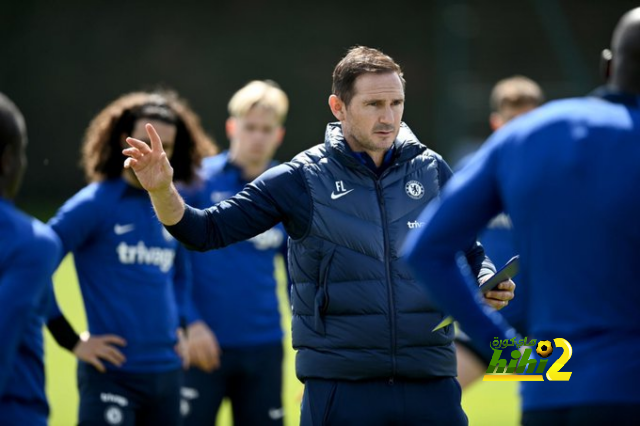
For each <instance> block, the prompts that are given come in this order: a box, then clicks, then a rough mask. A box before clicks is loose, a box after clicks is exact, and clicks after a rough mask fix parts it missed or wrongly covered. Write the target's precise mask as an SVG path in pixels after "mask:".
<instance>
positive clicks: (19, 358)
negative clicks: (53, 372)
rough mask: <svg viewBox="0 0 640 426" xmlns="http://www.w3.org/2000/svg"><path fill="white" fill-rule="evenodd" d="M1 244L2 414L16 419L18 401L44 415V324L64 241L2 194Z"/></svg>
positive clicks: (0, 387) (0, 365)
mask: <svg viewBox="0 0 640 426" xmlns="http://www.w3.org/2000/svg"><path fill="white" fill-rule="evenodd" d="M0 247H2V249H1V250H0V336H2V342H3V343H2V350H0V420H1V421H2V422H8V423H7V424H12V418H11V417H10V416H11V414H9V413H14V414H15V413H16V411H15V410H16V409H17V408H16V407H24V409H28V410H35V411H36V412H39V413H41V414H42V418H43V419H46V417H47V414H48V405H47V399H46V396H45V393H44V365H43V359H42V357H43V340H42V326H43V324H44V321H45V314H46V311H47V302H48V301H47V295H48V292H47V287H48V286H50V285H51V275H52V274H53V271H54V270H55V268H56V265H57V262H58V257H59V253H60V250H61V247H60V241H59V240H58V237H57V236H56V235H55V233H54V232H53V231H52V230H51V229H50V228H49V227H48V226H46V225H44V224H43V223H41V222H39V221H37V220H35V219H33V218H31V217H29V216H27V215H25V214H23V213H22V212H20V211H18V210H17V209H16V208H15V207H14V206H13V205H12V204H11V203H10V202H8V201H6V200H4V199H2V198H0ZM6 410H8V411H6Z"/></svg>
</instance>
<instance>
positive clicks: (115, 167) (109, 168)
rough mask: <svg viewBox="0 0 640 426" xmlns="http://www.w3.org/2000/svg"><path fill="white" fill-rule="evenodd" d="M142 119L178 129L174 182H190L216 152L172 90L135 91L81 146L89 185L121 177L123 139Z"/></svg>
mask: <svg viewBox="0 0 640 426" xmlns="http://www.w3.org/2000/svg"><path fill="white" fill-rule="evenodd" d="M141 118H145V119H155V120H159V121H163V122H165V123H169V124H173V125H175V126H176V130H177V131H176V148H175V149H174V151H173V155H172V156H171V158H170V162H171V166H172V167H173V170H174V175H173V176H174V179H175V180H177V181H182V182H185V183H189V182H191V181H192V180H193V178H194V177H195V176H196V168H197V167H198V166H199V165H200V161H201V160H202V158H204V157H206V156H209V155H213V154H215V153H216V152H217V149H216V145H215V143H214V141H213V139H211V138H210V137H209V136H208V135H207V134H206V133H205V131H204V129H203V128H202V126H201V124H200V119H199V118H198V116H197V115H196V114H195V112H193V111H192V110H191V108H189V106H188V105H187V103H186V102H185V101H184V100H182V99H180V98H179V97H178V95H177V94H176V93H175V92H173V91H168V90H161V91H154V92H134V93H129V94H126V95H123V96H121V97H120V98H118V99H116V100H115V101H113V102H112V103H110V104H109V105H108V106H107V107H105V108H104V109H103V110H102V111H101V112H100V113H98V115H97V116H96V117H95V118H94V119H93V120H92V121H91V124H89V127H88V129H87V131H86V134H85V137H84V141H83V145H82V159H81V164H82V167H83V169H84V173H85V177H86V179H87V181H89V182H96V181H101V180H104V179H112V178H115V177H118V176H120V175H121V174H122V170H123V167H124V160H125V159H126V157H125V156H124V155H123V154H122V147H121V145H120V143H121V139H120V138H121V137H122V135H123V134H125V135H130V134H131V132H132V131H133V126H134V124H135V122H136V121H137V120H139V119H141Z"/></svg>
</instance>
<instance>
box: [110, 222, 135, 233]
mask: <svg viewBox="0 0 640 426" xmlns="http://www.w3.org/2000/svg"><path fill="white" fill-rule="evenodd" d="M133 228H135V225H134V224H133V223H130V224H129V225H119V224H117V223H116V226H114V227H113V232H115V233H116V235H122V234H126V233H127V232H131V231H133Z"/></svg>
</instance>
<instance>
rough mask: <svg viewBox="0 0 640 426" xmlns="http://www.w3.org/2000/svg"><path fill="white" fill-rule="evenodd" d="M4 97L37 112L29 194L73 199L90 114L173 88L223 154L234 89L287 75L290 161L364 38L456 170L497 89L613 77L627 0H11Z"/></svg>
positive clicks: (415, 120) (5, 28)
mask: <svg viewBox="0 0 640 426" xmlns="http://www.w3.org/2000/svg"><path fill="white" fill-rule="evenodd" d="M0 5H1V7H0V11H1V12H0V37H1V38H0V40H1V41H0V91H2V92H4V93H6V94H7V95H8V96H10V97H11V98H12V99H13V100H14V101H15V102H16V103H17V104H18V106H19V107H20V108H21V109H22V111H23V113H24V114H25V117H26V120H27V125H28V129H29V140H30V145H29V148H28V155H29V163H30V166H29V170H28V172H27V176H26V179H25V185H24V187H23V191H22V194H21V196H20V198H19V202H24V203H27V204H28V203H29V202H34V201H38V202H49V203H51V204H53V205H59V204H60V203H61V202H62V201H63V200H64V199H66V198H67V197H69V196H70V195H72V194H73V193H74V192H75V191H77V190H78V189H79V188H80V187H81V186H83V185H84V182H83V178H82V173H81V171H80V169H79V167H78V158H79V154H78V150H79V144H80V141H81V139H82V136H83V133H84V130H85V128H86V126H87V124H88V123H89V120H90V119H91V118H92V117H93V116H94V115H95V114H96V113H97V112H98V111H99V110H100V109H101V108H102V107H104V106H105V105H106V104H107V103H109V102H110V101H111V100H113V99H115V98H116V97H117V96H119V95H120V94H122V93H125V92H129V91H134V90H139V89H151V88H154V87H168V88H172V89H175V90H177V91H178V92H179V93H180V94H181V95H182V96H183V97H184V98H186V99H187V100H188V101H189V102H190V104H191V105H192V106H193V107H194V109H195V110H196V112H197V113H198V114H199V115H200V116H201V118H202V121H203V123H204V126H205V128H206V129H207V130H208V131H209V132H210V133H211V134H212V135H213V136H214V137H215V138H216V140H217V141H218V143H219V145H220V146H221V147H222V148H224V147H226V146H227V141H226V138H225V134H224V121H225V119H226V117H227V112H226V105H227V101H228V99H229V98H230V96H231V95H232V94H233V93H234V92H235V91H236V90H237V89H238V88H239V87H240V86H242V85H243V84H245V83H246V82H248V81H249V80H252V79H267V78H268V79H272V80H275V81H276V82H278V83H279V84H280V85H281V86H282V88H283V89H284V90H285V91H286V92H287V93H288V94H289V97H290V101H291V111H290V114H289V119H288V121H287V136H286V138H285V143H284V145H283V146H282V148H281V149H280V150H279V152H278V155H277V157H278V159H279V160H281V161H286V160H289V159H290V158H291V157H292V156H294V155H295V154H296V153H298V152H299V151H301V150H303V149H305V148H307V147H309V146H312V145H315V144H317V143H320V142H322V140H323V135H324V128H325V125H326V123H327V122H329V121H332V120H333V116H332V115H331V113H330V111H329V108H328V106H327V98H328V96H329V94H330V90H331V73H332V71H333V67H334V66H335V64H336V63H337V62H338V61H339V60H340V58H341V57H342V56H343V55H344V53H345V51H346V50H347V49H348V48H349V47H350V46H353V45H356V44H362V45H368V46H371V47H377V48H380V49H382V50H383V51H384V52H385V53H387V54H389V55H391V56H392V57H393V58H394V59H396V60H397V61H398V62H399V63H400V64H401V65H402V66H403V68H404V72H405V77H406V79H407V103H406V110H405V117H404V118H405V121H406V122H407V123H408V124H409V125H410V126H411V128H412V129H413V130H414V132H415V133H416V134H417V135H418V137H419V139H420V140H421V141H422V142H423V143H425V144H427V145H428V146H430V147H431V148H433V149H435V150H436V151H439V152H440V153H442V154H443V155H444V156H445V158H446V159H447V160H448V161H449V162H450V163H454V162H455V160H456V159H457V158H458V157H459V156H460V155H462V153H463V151H464V150H466V149H469V147H471V146H473V145H474V144H478V143H480V142H481V141H483V140H484V139H485V138H486V136H487V135H488V134H489V127H488V124H487V116H488V114H489V106H488V96H489V91H490V89H491V86H492V85H493V83H494V82H495V81H497V80H498V79H501V78H504V77H507V76H510V75H513V74H524V75H527V76H529V77H531V78H533V79H535V80H537V81H538V82H539V83H540V84H541V85H542V87H543V89H544V90H545V92H546V94H547V99H556V98H560V97H567V96H576V95H583V94H586V93H588V92H589V91H590V90H592V89H593V88H594V87H595V86H597V85H599V84H601V82H602V80H601V78H600V76H599V70H598V60H599V53H600V50H601V49H603V48H605V47H608V45H609V41H610V40H609V39H610V35H611V31H612V29H613V27H614V25H615V23H616V22H617V20H618V18H619V17H620V16H621V15H622V13H623V12H624V11H626V10H628V9H630V8H632V7H635V6H637V4H636V3H635V2H632V1H626V0H610V1H607V2H602V1H601V0H566V1H563V2H559V1H555V0H528V1H518V2H515V1H509V0H498V1H493V2H481V1H479V0H468V1H462V0H451V1H448V0H434V1H423V2H414V1H411V2H410V1H408V0H397V1H392V2H389V1H385V2H383V1H378V0H371V1H366V2H365V1H336V0H326V1H317V2H304V1H298V2H295V1H280V0H272V1H260V0H241V1H234V2H231V1H210V2H200V1H184V2H168V1H148V0H141V1H136V2H132V1H127V2H125V1H118V0H116V1H86V0H84V1H61V2H48V1H44V0H22V1H20V2H16V1H13V2H11V1H9V0H0Z"/></svg>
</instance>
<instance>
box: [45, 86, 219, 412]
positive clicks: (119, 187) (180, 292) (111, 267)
mask: <svg viewBox="0 0 640 426" xmlns="http://www.w3.org/2000/svg"><path fill="white" fill-rule="evenodd" d="M146 122H152V123H155V124H156V125H157V126H159V128H160V129H161V130H160V131H161V132H162V133H163V134H164V135H165V137H166V138H167V139H166V141H167V145H166V148H167V149H168V152H167V158H169V159H170V161H171V165H172V166H173V168H174V170H175V179H176V180H177V181H181V182H185V183H189V182H191V181H193V180H194V178H195V176H196V169H197V167H199V165H200V160H201V159H202V158H203V157H205V156H207V155H211V154H212V153H213V152H214V146H213V144H212V142H211V140H210V139H209V138H208V137H207V136H206V134H205V133H204V131H203V130H202V128H201V127H200V124H199V120H198V118H197V117H196V116H195V114H194V113H193V112H192V111H191V110H190V109H189V108H188V107H187V106H186V104H185V103H184V102H183V101H181V100H180V99H179V98H178V97H177V96H176V95H175V94H173V93H170V92H158V93H143V92H138V93H131V94H127V95H124V96H122V97H120V98H119V99H117V100H115V101H114V102H112V103H111V104H110V105H108V106H107V107H106V108H105V109H103V110H102V111H101V112H100V113H99V114H98V115H97V116H96V117H95V118H94V119H93V121H92V122H91V124H90V125H89V128H88V130H87V133H86V136H85V139H84V143H83V147H82V163H83V166H84V171H85V175H86V177H87V179H88V181H89V182H90V184H89V185H88V186H86V187H85V188H84V189H82V190H81V191H80V192H78V193H77V194H76V195H74V196H73V197H72V198H71V199H69V200H68V201H67V202H66V203H65V204H64V205H63V206H62V208H61V209H60V210H59V211H58V212H57V214H56V215H55V216H54V217H53V218H52V219H51V221H50V224H51V226H52V228H53V229H54V230H55V231H56V233H57V234H58V235H59V237H60V239H61V241H62V245H63V251H64V253H69V252H71V253H73V256H74V261H75V267H76V271H77V274H78V281H79V284H80V289H81V291H82V295H83V299H84V305H85V309H86V314H87V321H88V324H89V332H90V335H100V336H103V335H106V334H109V335H115V336H118V337H119V338H121V339H123V341H122V342H121V344H122V343H124V345H123V346H122V347H116V346H114V345H113V344H110V343H109V342H108V341H103V342H102V343H103V344H101V345H95V346H93V348H88V349H89V350H90V349H93V350H94V353H89V354H87V353H84V354H82V353H80V354H79V353H78V352H77V351H76V355H78V356H79V357H80V358H81V360H83V357H84V360H85V361H88V362H80V363H79V364H78V387H79V393H80V409H79V423H80V425H84V424H91V425H96V424H111V425H112V424H123V425H133V424H135V425H160V424H171V425H177V424H180V423H181V416H180V411H179V407H180V386H181V384H182V372H181V366H183V365H184V366H185V367H186V365H187V362H188V359H187V354H186V347H184V348H181V347H180V346H182V344H183V343H184V336H183V335H182V333H181V332H179V326H180V318H179V316H180V314H182V315H184V312H185V311H186V308H185V303H186V302H187V300H186V292H187V291H188V287H189V286H190V278H191V277H190V273H191V271H190V268H189V266H188V256H187V255H186V251H185V250H184V249H182V248H180V246H179V244H178V242H177V241H176V240H174V239H173V238H172V237H171V236H170V235H169V234H168V233H167V232H166V231H165V230H164V229H163V227H162V226H159V225H158V224H156V223H154V222H153V220H151V219H152V218H153V216H154V213H153V209H152V206H151V203H150V201H149V197H148V196H147V194H146V193H145V192H144V190H142V189H141V188H140V185H139V183H138V181H137V179H136V177H135V176H134V174H133V173H131V172H130V171H127V170H124V169H123V167H122V162H123V156H122V154H121V149H122V146H123V145H122V144H123V143H124V140H125V138H126V137H127V136H129V135H136V134H137V135H139V136H141V137H144V123H146ZM141 132H142V133H141ZM105 348H106V349H109V352H107V351H105ZM181 351H184V352H185V353H182V352H181ZM178 352H180V353H178ZM109 353H110V355H109ZM81 355H82V356H81ZM180 355H182V358H183V359H182V360H181V359H180ZM96 359H97V362H95V361H96ZM102 366H104V368H102ZM103 370H106V372H104V373H103V372H102V371H103Z"/></svg>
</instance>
